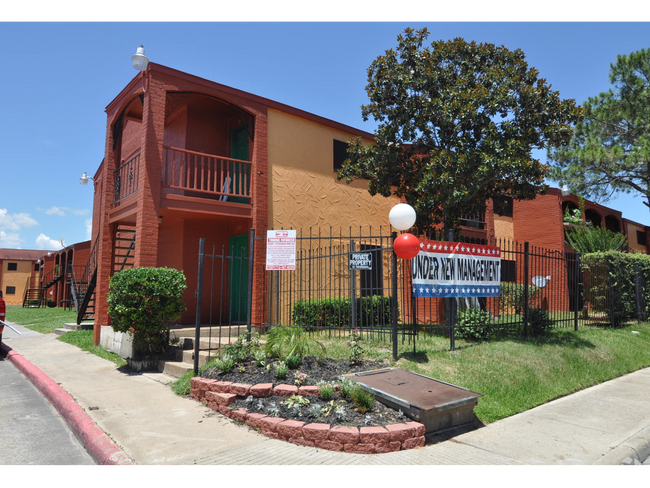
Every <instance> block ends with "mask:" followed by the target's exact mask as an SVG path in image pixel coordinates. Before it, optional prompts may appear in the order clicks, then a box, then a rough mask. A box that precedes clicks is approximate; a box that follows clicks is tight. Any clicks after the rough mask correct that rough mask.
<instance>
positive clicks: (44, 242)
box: [36, 233, 64, 251]
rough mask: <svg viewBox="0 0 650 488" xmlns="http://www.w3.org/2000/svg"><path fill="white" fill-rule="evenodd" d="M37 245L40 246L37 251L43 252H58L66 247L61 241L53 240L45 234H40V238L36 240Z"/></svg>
mask: <svg viewBox="0 0 650 488" xmlns="http://www.w3.org/2000/svg"><path fill="white" fill-rule="evenodd" d="M36 245H37V246H38V247H37V249H40V250H43V251H48V250H53V251H58V250H59V249H63V247H64V246H63V245H62V244H61V242H60V241H57V240H56V239H51V238H49V237H48V236H46V235H45V234H43V233H41V234H39V236H38V237H37V238H36Z"/></svg>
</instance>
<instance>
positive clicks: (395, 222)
mask: <svg viewBox="0 0 650 488" xmlns="http://www.w3.org/2000/svg"><path fill="white" fill-rule="evenodd" d="M388 220H390V225H392V226H393V227H394V228H395V229H397V230H408V229H410V228H411V227H413V224H415V210H414V209H413V207H411V206H410V205H409V204H408V203H398V204H397V205H395V206H394V207H393V208H392V209H391V210H390V213H389V214H388Z"/></svg>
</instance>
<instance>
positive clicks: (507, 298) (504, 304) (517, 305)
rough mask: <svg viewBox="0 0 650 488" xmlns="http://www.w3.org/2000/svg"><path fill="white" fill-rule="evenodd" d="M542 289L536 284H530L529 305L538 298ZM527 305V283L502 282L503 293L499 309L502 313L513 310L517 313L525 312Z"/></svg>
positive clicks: (500, 296)
mask: <svg viewBox="0 0 650 488" xmlns="http://www.w3.org/2000/svg"><path fill="white" fill-rule="evenodd" d="M541 291H542V289H541V288H539V287H537V286H535V285H528V307H529V308H530V306H531V304H532V303H533V302H534V301H535V300H536V299H537V297H538V296H539V295H540V293H541ZM525 305H526V285H524V284H520V283H508V282H503V283H501V294H500V295H499V310H501V312H502V313H508V312H511V310H510V309H512V311H513V312H514V313H516V314H521V313H523V312H524V308H525Z"/></svg>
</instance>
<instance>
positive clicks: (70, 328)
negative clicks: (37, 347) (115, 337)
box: [54, 322, 95, 336]
mask: <svg viewBox="0 0 650 488" xmlns="http://www.w3.org/2000/svg"><path fill="white" fill-rule="evenodd" d="M64 325H65V327H62V328H60V329H54V333H55V334H56V335H58V336H62V335H63V334H67V333H68V332H71V331H73V330H92V328H93V327H94V325H95V323H94V322H86V323H82V324H79V325H77V324H76V323H68V324H64Z"/></svg>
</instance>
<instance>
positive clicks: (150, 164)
mask: <svg viewBox="0 0 650 488" xmlns="http://www.w3.org/2000/svg"><path fill="white" fill-rule="evenodd" d="M147 76H148V83H147V85H146V93H145V96H144V107H143V113H142V152H141V157H140V165H141V166H140V180H139V182H138V185H139V186H138V188H139V189H138V193H139V195H138V207H137V208H138V213H137V217H136V225H135V227H136V229H135V232H136V234H135V236H136V244H135V247H136V250H135V259H134V265H135V266H136V267H155V266H158V216H159V215H160V214H159V208H160V192H161V187H162V183H161V175H162V164H163V137H164V133H165V99H166V96H167V93H166V91H165V87H164V85H163V83H162V82H161V81H158V80H157V79H155V78H154V77H153V75H152V73H151V72H148V73H147Z"/></svg>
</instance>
